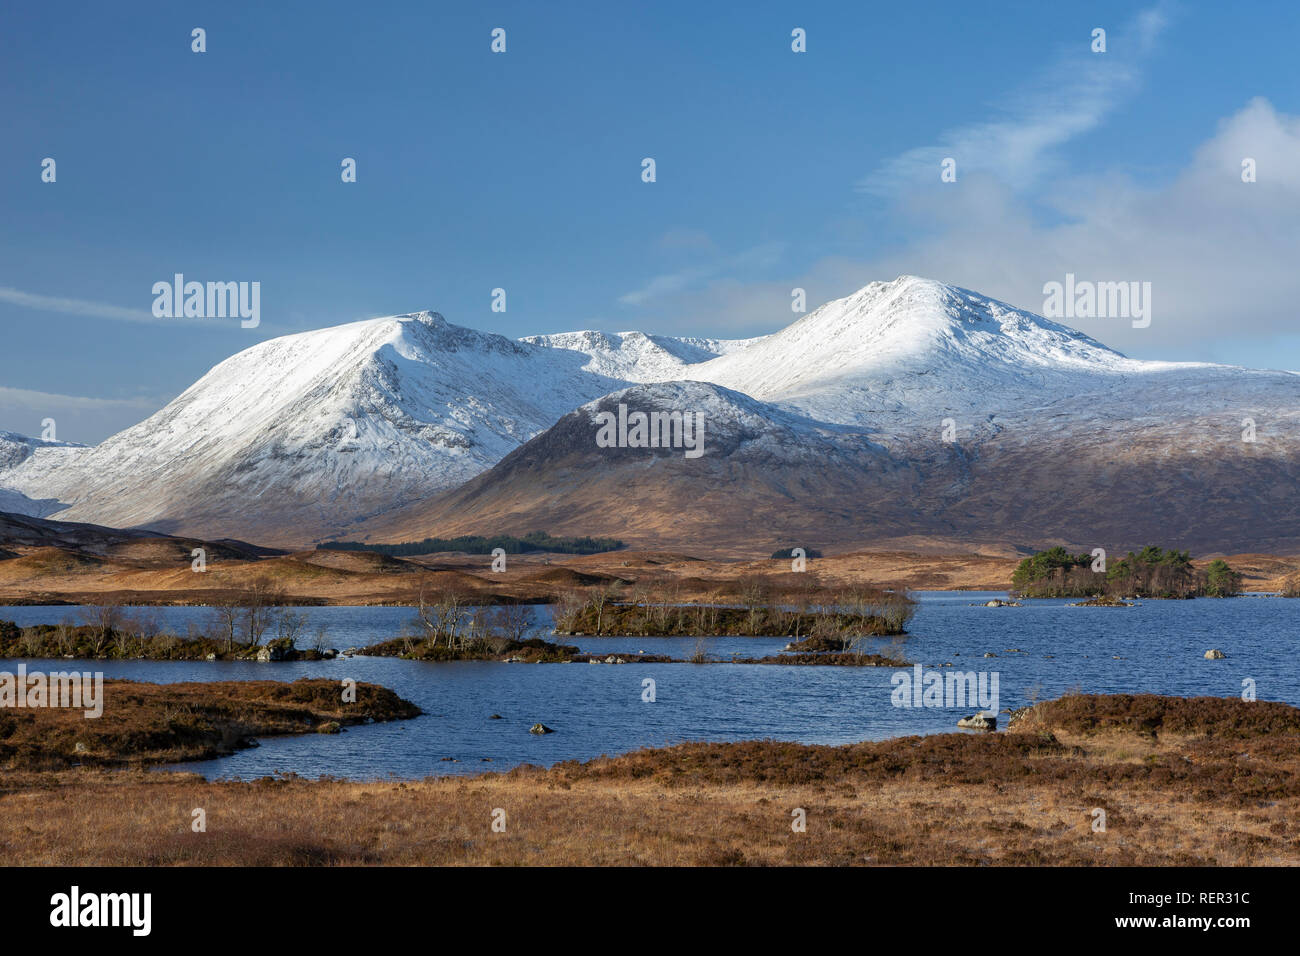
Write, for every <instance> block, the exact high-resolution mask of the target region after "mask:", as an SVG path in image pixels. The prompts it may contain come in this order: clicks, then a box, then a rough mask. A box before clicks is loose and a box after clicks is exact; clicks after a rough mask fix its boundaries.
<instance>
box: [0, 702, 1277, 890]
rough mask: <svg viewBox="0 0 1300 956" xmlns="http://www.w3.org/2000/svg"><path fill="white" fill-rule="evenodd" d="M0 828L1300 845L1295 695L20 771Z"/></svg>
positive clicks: (74, 847) (713, 845)
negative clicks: (392, 759)
mask: <svg viewBox="0 0 1300 956" xmlns="http://www.w3.org/2000/svg"><path fill="white" fill-rule="evenodd" d="M198 807H202V808H204V809H205V811H206V815H207V830H206V832H202V833H196V832H193V831H192V829H191V815H192V811H193V809H194V808H198ZM796 808H802V809H803V810H804V811H805V813H806V819H807V829H806V832H802V833H798V832H794V831H793V830H792V827H791V823H792V820H793V819H794V818H793V817H792V811H794V810H795V809H796ZM1095 808H1101V809H1103V810H1105V813H1106V830H1105V832H1095V831H1094V829H1093V821H1094V819H1095V818H1096V817H1095V815H1094V809H1095ZM497 809H500V810H503V811H504V812H505V830H504V832H494V831H493V829H492V822H493V813H494V810H497ZM498 817H499V815H498ZM0 850H2V851H3V853H4V854H5V857H6V859H7V860H8V861H10V862H11V863H16V864H65V865H95V864H110V865H111V864H117V865H171V864H197V865H214V864H235V863H239V864H255V865H321V864H397V865H413V864H548V865H550V864H583V865H592V864H599V865H610V864H643V865H644V864H649V865H670V864H679V865H680V864H686V865H701V864H702V865H724V864H778V865H780V864H795V865H805V864H937V865H980V864H992V865H1042V864H1049V865H1056V864H1084V865H1110V866H1114V865H1130V864H1132V865H1136V864H1141V865H1152V864H1156V865H1158V864H1170V863H1176V864H1187V865H1228V866H1233V865H1242V864H1263V865H1281V864H1287V865H1296V864H1297V863H1300V710H1297V709H1296V708H1293V707H1289V706H1286V705H1283V704H1275V703H1264V702H1256V703H1245V702H1242V701H1238V700H1231V699H1219V698H1196V699H1190V700H1187V699H1180V698H1162V697H1154V696H1105V697H1098V696H1071V697H1066V698H1062V699H1061V700H1059V701H1053V702H1049V703H1045V704H1040V705H1038V706H1037V707H1035V708H1032V709H1030V710H1029V711H1027V712H1022V713H1021V714H1020V715H1018V716H1017V718H1016V719H1015V720H1014V721H1013V722H1012V723H1011V725H1010V729H1009V731H1008V732H1006V733H996V734H984V735H968V734H943V735H938V736H931V737H908V738H902V739H897V740H891V741H884V742H881V743H864V744H854V745H849V746H841V747H817V746H803V745H799V744H789V743H777V742H748V743H737V744H687V745H682V746H678V747H673V748H668V749H664V750H648V751H642V752H638V753H634V754H630V755H627V756H624V757H617V758H612V759H599V760H595V761H591V762H588V763H584V764H577V763H569V764H562V765H559V766H557V767H554V768H551V769H549V770H542V769H537V768H520V769H517V770H514V771H511V772H509V773H505V774H485V775H482V776H479V777H473V778H459V779H445V778H444V779H434V778H431V779H428V780H423V781H417V782H393V781H387V782H372V783H350V782H343V781H320V782H310V781H306V780H300V779H274V780H272V779H266V780H261V781H257V782H249V783H238V782H220V783H209V782H207V781H204V780H202V779H200V778H198V777H195V776H190V775H181V774H145V773H142V772H139V771H121V772H109V771H104V770H80V771H61V772H57V773H45V774H34V773H12V772H11V773H5V774H0Z"/></svg>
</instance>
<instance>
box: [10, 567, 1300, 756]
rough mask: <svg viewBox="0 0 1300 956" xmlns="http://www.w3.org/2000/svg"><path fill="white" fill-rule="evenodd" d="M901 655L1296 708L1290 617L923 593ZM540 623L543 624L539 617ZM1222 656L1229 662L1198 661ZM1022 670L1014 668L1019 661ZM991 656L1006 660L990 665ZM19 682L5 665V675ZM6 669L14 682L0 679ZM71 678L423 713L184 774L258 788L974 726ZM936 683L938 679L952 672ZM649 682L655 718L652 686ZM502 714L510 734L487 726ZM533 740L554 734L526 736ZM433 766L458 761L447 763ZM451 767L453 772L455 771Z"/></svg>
mask: <svg viewBox="0 0 1300 956" xmlns="http://www.w3.org/2000/svg"><path fill="white" fill-rule="evenodd" d="M913 596H914V597H916V598H917V599H918V600H919V602H920V605H919V607H918V609H917V613H916V616H915V617H914V618H913V619H912V622H911V624H910V625H909V627H908V630H909V631H910V636H909V637H907V638H905V639H903V640H902V641H901V643H897V644H894V643H892V641H893V639H880V640H879V641H878V642H872V644H873V645H874V646H869V647H868V648H867V649H868V650H876V651H879V652H882V653H889V654H891V655H897V654H898V653H901V654H902V655H903V656H904V657H906V658H907V659H908V660H911V661H913V662H914V663H918V664H922V665H924V666H925V667H927V668H928V667H936V666H938V665H942V664H944V663H945V662H951V663H952V664H953V665H954V669H961V670H966V671H969V670H974V671H977V672H980V671H983V672H989V673H992V672H997V674H998V685H999V700H998V706H999V708H1008V707H1018V706H1021V705H1023V704H1025V703H1028V702H1029V701H1030V700H1031V699H1035V698H1036V699H1046V698H1051V697H1056V696H1059V695H1061V694H1062V693H1065V692H1066V691H1069V690H1080V691H1085V692H1092V693H1118V692H1133V693H1137V692H1150V693H1161V694H1178V695H1188V696H1198V695H1209V696H1220V697H1230V696H1239V695H1240V694H1241V691H1242V681H1243V679H1245V678H1250V679H1253V680H1254V682H1255V686H1256V693H1257V695H1258V697H1259V699H1261V700H1279V701H1285V702H1286V703H1290V704H1293V705H1297V706H1300V657H1298V656H1297V653H1296V652H1297V650H1298V649H1300V600H1288V599H1285V598H1276V597H1247V598H1237V599H1232V600H1217V601H1216V600H1209V599H1201V600H1195V601H1147V602H1142V603H1141V604H1140V605H1139V606H1137V607H1132V608H1077V607H1068V606H1067V602H1066V601H1050V600H1045V601H1028V602H1026V604H1025V606H1024V607H1020V608H985V607H975V606H971V605H972V604H974V603H976V602H981V601H984V600H987V599H988V598H990V597H998V596H1004V595H1000V594H998V593H984V592H978V593H977V592H919V593H915V594H913ZM156 610H157V611H158V613H159V614H160V616H161V617H162V619H163V620H164V621H165V622H166V623H167V624H168V625H169V626H170V627H173V628H175V629H176V630H178V631H179V632H181V633H184V630H185V625H186V623H187V622H188V621H196V622H198V623H202V622H203V621H204V620H205V618H206V616H207V615H208V613H209V612H208V610H207V609H206V608H193V607H177V608H158V609H156ZM302 610H303V612H304V613H306V614H308V615H309V616H310V618H311V621H312V626H311V629H310V630H311V632H312V633H314V632H315V628H316V626H318V625H320V624H324V625H325V626H326V627H327V643H328V644H329V645H331V646H333V647H336V648H339V649H344V648H347V647H352V646H362V645H364V644H369V643H373V642H375V641H378V640H383V639H385V638H388V637H393V636H396V635H397V634H399V633H400V632H401V630H402V627H403V625H404V624H406V623H408V622H409V621H410V620H411V619H412V617H413V616H414V615H413V611H412V609H410V608H393V607H373V608H371V607H314V608H304V609H302ZM77 613H78V609H76V608H68V607H44V608H42V607H8V608H0V619H9V620H14V621H15V622H17V623H18V624H20V625H22V624H34V623H55V622H57V621H58V620H60V619H61V618H63V617H65V616H70V617H72V618H74V619H75V618H76V615H77ZM535 613H536V614H537V615H538V622H539V624H545V623H546V622H547V621H549V611H548V609H547V608H537V609H536V611H535ZM562 641H563V643H568V644H577V645H578V646H580V647H582V648H583V649H584V650H590V651H599V652H601V653H613V654H619V653H635V652H637V651H642V650H643V651H645V652H647V653H652V654H668V655H671V656H674V657H689V656H690V655H692V654H693V653H694V651H695V648H696V641H695V639H693V638H683V639H678V638H641V637H637V638H591V637H588V638H564V639H562ZM785 644H786V640H785V639H783V638H781V639H777V638H714V639H710V640H709V641H708V646H707V651H708V653H709V655H710V656H711V657H713V658H728V657H731V656H732V655H733V654H739V655H741V656H745V657H761V656H764V655H766V654H776V653H779V652H780V650H781V648H782V647H784V645H785ZM1211 647H1217V648H1219V649H1221V650H1223V651H1224V652H1225V653H1226V654H1227V655H1228V658H1227V660H1221V661H1207V660H1205V659H1204V654H1205V651H1206V650H1208V649H1209V648H1211ZM1013 648H1015V649H1019V650H1020V651H1021V652H1022V653H1008V651H1009V650H1010V649H1013ZM985 652H992V653H994V654H996V655H997V656H996V657H994V658H985V657H984V656H983V655H984V654H985ZM14 663H16V662H14ZM69 663H70V662H68V661H66V660H58V661H29V662H28V667H29V669H41V670H46V669H56V670H65V669H67V668H68V666H69ZM0 667H2V668H3V669H6V670H12V668H13V663H9V662H6V663H4V664H3V665H0ZM77 667H78V668H79V669H93V670H102V671H103V672H104V675H105V676H106V677H126V678H131V679H134V680H144V681H155V682H172V681H186V680H261V679H268V678H274V679H279V680H293V679H295V678H298V677H331V678H335V679H338V680H342V679H343V678H345V677H350V678H353V679H355V680H358V681H370V682H373V683H377V684H382V685H384V686H385V687H390V688H392V689H393V690H394V691H396V692H397V693H398V694H400V695H401V696H402V697H405V698H407V699H408V700H411V701H414V702H415V703H416V704H418V705H419V706H420V707H421V708H422V709H423V710H424V711H425V714H424V715H423V716H421V717H418V718H416V719H414V720H409V721H399V722H395V723H390V724H373V725H367V726H359V727H351V728H349V729H348V730H347V732H345V733H343V734H340V735H337V736H325V735H314V734H313V735H308V736H304V737H286V738H264V739H263V740H262V741H261V744H262V745H261V746H260V747H257V748H254V749H250V750H244V751H240V752H239V753H237V754H234V755H233V756H230V757H224V758H221V759H219V760H211V761H203V762H201V763H195V764H187V765H176V766H178V768H180V769H187V770H193V771H196V772H198V773H202V774H204V775H205V776H208V777H223V778H225V777H232V778H252V777H259V776H264V775H267V774H272V773H276V772H294V773H298V774H301V775H302V776H306V777H318V776H323V775H332V776H337V777H348V778H363V779H365V778H377V777H387V776H397V777H403V778H411V777H422V776H426V775H429V774H469V773H477V772H480V771H482V770H505V769H509V768H510V767H513V766H517V765H519V764H521V763H532V764H540V765H548V764H552V763H555V762H558V761H561V760H569V759H584V760H585V759H589V758H592V757H596V756H599V755H601V754H610V755H613V754H619V753H626V752H628V751H631V750H635V749H637V748H640V747H653V746H662V745H664V744H670V743H675V742H679V741H683V740H746V739H763V738H767V739H774V740H798V741H804V742H807V743H845V742H849V741H856V740H877V739H882V738H885V737H893V736H900V735H905V734H921V733H937V732H948V731H952V730H954V729H955V724H956V721H957V719H958V718H959V717H962V716H965V715H966V714H968V713H973V712H974V711H975V709H976V708H975V707H973V706H964V707H956V708H903V707H895V706H893V704H892V703H891V692H892V690H893V684H892V683H891V677H892V675H893V674H894V673H895V672H894V670H893V669H891V668H849V667H807V666H774V665H745V664H703V665H696V664H624V665H606V664H601V665H591V664H497V663H479V662H465V663H450V664H432V663H421V662H414V661H402V660H395V659H391V658H366V657H353V658H348V659H344V660H334V661H318V662H310V663H308V662H303V663H278V664H257V663H240V662H221V661H211V662H209V661H177V662H171V661H94V662H78V664H77ZM945 670H946V669H945ZM645 678H652V679H653V680H654V682H655V696H656V699H655V701H654V702H653V703H646V702H643V700H642V693H643V683H642V682H643V680H644V679H645ZM493 713H497V714H501V715H502V717H503V718H504V719H503V720H491V719H489V718H490V715H492V714H493ZM538 721H541V722H543V723H545V724H546V725H547V726H549V727H552V728H554V729H555V731H556V733H554V734H549V735H546V736H537V735H533V734H529V733H528V728H529V727H530V726H531V725H532V724H533V723H536V722H538ZM443 758H451V760H445V759H443ZM453 761H454V762H453Z"/></svg>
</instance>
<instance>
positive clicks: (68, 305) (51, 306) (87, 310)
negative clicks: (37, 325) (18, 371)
mask: <svg viewBox="0 0 1300 956" xmlns="http://www.w3.org/2000/svg"><path fill="white" fill-rule="evenodd" d="M0 302H8V303H10V304H12V305H20V306H23V307H24V308H27V309H39V310H40V311H42V312H62V313H64V314H66V315H83V316H87V317H89V318H95V319H117V320H119V321H124V322H158V321H160V320H159V319H156V318H154V315H153V312H151V311H150V310H149V309H127V308H123V307H122V306H120V305H106V304H105V303H103V302H90V301H88V300H86V299H65V298H60V297H58V296H52V295H40V294H38V293H35V292H23V291H22V290H21V289H11V288H9V287H8V286H0Z"/></svg>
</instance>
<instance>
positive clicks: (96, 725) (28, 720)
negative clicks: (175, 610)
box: [0, 678, 420, 770]
mask: <svg viewBox="0 0 1300 956" xmlns="http://www.w3.org/2000/svg"><path fill="white" fill-rule="evenodd" d="M103 692H104V701H103V714H102V716H100V717H97V718H89V719H88V718H86V717H85V716H84V713H85V711H84V709H74V708H65V707H42V708H39V709H10V708H5V709H4V710H0V767H3V768H6V769H9V770H53V769H61V768H65V767H71V766H74V765H77V764H81V765H87V766H93V765H100V766H116V765H123V764H147V763H171V762H176V761H183V760H204V759H208V758H211V757H215V756H218V755H221V754H227V753H231V752H232V751H234V750H236V749H237V748H239V747H241V746H247V745H248V741H249V739H250V738H253V737H259V736H271V735H275V734H302V733H312V732H314V731H316V730H317V728H319V727H320V725H321V724H324V723H327V722H329V721H337V722H338V723H339V724H356V723H361V722H362V721H366V720H376V721H380V720H399V719H403V718H407V717H414V716H416V715H417V714H419V713H420V710H419V708H418V707H416V706H415V705H414V704H411V703H409V702H408V701H405V700H402V699H401V698H400V697H398V696H397V695H396V694H394V693H393V692H392V691H390V690H388V689H387V688H385V687H379V686H377V685H375V684H360V683H359V684H357V685H356V702H355V703H344V701H343V699H342V698H343V692H342V686H341V684H340V682H338V681H333V680H325V679H321V678H315V679H308V678H303V679H302V680H297V681H293V682H292V683H289V682H283V681H225V682H210V683H180V684H145V683H138V682H136V681H126V680H113V681H104V685H103Z"/></svg>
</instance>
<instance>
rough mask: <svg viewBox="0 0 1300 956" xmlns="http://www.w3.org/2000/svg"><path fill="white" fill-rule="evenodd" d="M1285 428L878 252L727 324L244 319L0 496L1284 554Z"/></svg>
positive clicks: (1206, 389)
mask: <svg viewBox="0 0 1300 956" xmlns="http://www.w3.org/2000/svg"><path fill="white" fill-rule="evenodd" d="M620 396H621V398H620ZM597 400H599V402H600V403H603V404H597V405H592V404H591V403H593V402H597ZM620 401H622V402H623V404H628V403H641V404H643V405H644V406H645V408H646V409H648V410H657V411H659V412H662V413H672V412H679V413H680V412H684V411H691V410H693V409H694V410H699V411H702V412H703V413H705V421H706V431H707V434H708V436H709V438H708V441H707V448H706V453H705V454H704V455H702V456H701V457H699V458H687V457H685V456H683V455H681V454H670V453H667V452H665V453H662V454H660V453H658V452H660V451H663V450H657V449H633V448H602V447H600V446H599V445H598V444H597V443H596V441H595V434H594V432H593V431H592V425H593V422H594V418H593V416H594V415H596V414H598V413H599V411H601V410H605V409H608V408H609V407H617V405H618V404H619V402H620ZM611 402H612V403H613V405H612V406H611V405H610V403H611ZM579 406H582V407H581V408H579ZM575 408H576V409H577V411H574V409H575ZM1247 420H1249V421H1250V422H1252V423H1253V425H1252V426H1251V427H1253V428H1254V430H1255V432H1256V433H1257V434H1256V436H1255V437H1256V440H1255V441H1253V442H1252V441H1244V440H1243V430H1245V429H1246V426H1247ZM1298 426H1300V375H1296V374H1294V373H1289V372H1265V371H1253V370H1248V369H1240V368H1233V367H1229V366H1219V365H1209V364H1203V363H1170V362H1146V361H1138V360H1134V359H1129V358H1127V357H1125V356H1123V355H1121V354H1120V353H1118V352H1115V351H1113V350H1111V349H1108V348H1106V347H1105V346H1104V345H1101V344H1100V343H1098V342H1096V341H1095V340H1093V339H1091V338H1089V337H1087V336H1085V335H1082V334H1080V333H1078V332H1075V331H1074V330H1072V329H1069V328H1067V327H1065V326H1062V325H1059V324H1057V323H1054V322H1050V321H1047V320H1045V319H1042V318H1039V317H1037V316H1034V315H1032V314H1031V313H1028V312H1025V311H1023V310H1019V309H1014V308H1012V307H1010V306H1008V305H1005V304H1004V303H1000V302H996V301H994V300H991V299H988V298H987V297H984V296H981V295H979V294H977V293H974V292H970V291H968V290H964V289H958V288H955V287H952V286H947V285H944V284H942V283H938V282H934V281H931V280H925V279H919V278H916V277H911V276H903V277H900V278H898V279H896V280H894V281H893V282H888V283H881V282H877V283H872V284H870V285H868V286H866V287H864V288H863V289H862V290H860V291H859V292H857V293H855V294H854V295H852V296H848V297H846V298H844V299H840V300H837V301H835V302H830V303H827V304H826V305H824V306H822V307H821V308H819V309H817V310H815V311H814V312H812V313H809V314H808V315H806V316H804V317H802V318H800V319H799V320H798V321H796V322H794V323H793V324H791V325H790V326H788V327H787V328H785V329H782V330H781V331H779V332H776V333H774V334H772V335H768V336H763V337H760V338H756V339H747V340H737V341H727V340H717V339H703V338H671V337H667V336H657V335H645V334H643V333H639V332H624V333H618V334H613V333H603V332H594V331H585V332H573V333H559V334H554V335H539V336H530V337H528V338H526V339H523V340H520V341H512V340H509V339H506V338H503V337H501V336H498V335H491V334H487V333H481V332H476V331H473V330H470V329H465V328H460V327H458V326H454V325H451V324H449V323H447V322H446V321H445V320H444V319H443V318H442V317H441V316H439V315H437V314H436V313H430V312H422V313H412V314H409V315H404V316H395V317H392V318H386V319H375V320H370V321H367V322H357V323H352V324H349V325H345V326H340V327H337V328H332V329H324V330H320V331H316V332H308V333H303V334H301V335H294V336H286V337H284V338H280V339H274V340H271V341H268V342H265V343H262V344H260V345H257V346H254V347H253V348H250V349H248V350H246V351H244V352H241V353H239V354H238V355H235V356H233V357H232V358H230V359H228V360H226V361H225V362H222V363H221V364H220V365H218V366H216V367H215V368H214V369H212V371H210V372H209V373H208V374H207V375H205V376H204V377H203V378H202V379H200V380H199V381H198V382H196V383H195V384H194V385H193V386H191V387H190V388H189V389H187V390H186V391H185V392H184V393H183V394H182V395H180V396H179V397H178V398H177V399H176V400H175V401H173V402H172V403H170V404H169V405H168V406H167V407H165V408H164V409H162V410H161V411H160V412H158V413H157V414H156V415H154V416H152V417H151V418H150V419H148V420H146V421H145V422H142V423H141V424H139V425H137V426H134V427H133V428H130V429H127V430H126V431H124V432H122V433H120V434H118V435H115V436H113V437H112V438H110V439H108V440H107V441H105V442H104V443H103V444H101V445H99V446H97V447H95V448H79V447H69V446H57V447H53V446H46V445H43V444H40V443H33V442H32V441H31V440H26V439H18V438H15V437H13V436H10V438H9V439H8V440H9V444H8V445H6V444H5V443H4V441H3V440H0V503H13V504H14V505H15V507H14V508H13V510H20V511H25V512H26V513H32V514H47V515H48V514H54V515H56V516H57V517H58V518H59V519H67V520H78V521H91V522H95V523H99V524H111V525H118V526H146V527H151V528H154V529H157V530H161V531H167V532H171V533H185V534H191V535H202V536H206V537H218V536H220V537H227V536H237V537H242V538H249V539H254V540H259V541H265V542H267V543H273V544H306V543H309V542H312V541H316V540H320V539H322V538H328V537H350V538H361V539H369V540H411V539H416V538H421V537H424V536H426V535H446V534H456V533H464V532H469V531H474V532H515V533H525V532H527V531H531V530H537V529H544V530H547V531H550V532H552V533H578V534H611V535H616V536H618V537H622V538H624V539H625V540H629V541H634V542H636V543H639V544H646V545H654V546H673V545H676V544H691V543H693V542H699V541H702V540H705V539H708V540H710V541H714V542H717V543H718V544H719V546H734V545H737V544H738V543H740V542H745V541H751V540H752V539H753V537H754V534H755V533H756V532H757V531H761V532H762V533H763V534H765V535H768V536H769V537H771V536H773V535H776V536H777V537H778V538H781V539H782V540H784V539H785V538H790V539H799V540H808V539H809V538H810V537H816V539H817V541H819V542H823V543H826V544H830V543H832V542H842V543H844V544H846V545H848V544H854V543H863V542H865V541H868V540H870V539H871V538H872V537H873V536H884V537H888V538H891V539H894V538H905V537H908V536H912V535H922V536H948V537H954V536H964V537H966V538H980V539H982V540H989V541H993V540H1002V541H1006V540H1009V539H1010V537H1014V538H1015V539H1016V541H1017V543H1024V544H1027V545H1034V544H1038V543H1040V542H1043V541H1055V540H1059V541H1061V542H1063V543H1065V542H1069V543H1072V544H1076V545H1084V544H1088V545H1089V547H1091V546H1094V545H1095V546H1111V545H1113V544H1114V543H1115V542H1131V543H1134V544H1141V543H1145V541H1144V539H1150V540H1157V539H1158V540H1160V541H1161V542H1162V543H1164V544H1168V545H1179V546H1184V547H1195V548H1197V549H1199V550H1205V549H1207V548H1209V549H1214V550H1219V549H1228V548H1231V549H1234V550H1259V549H1260V548H1264V547H1268V548H1271V549H1273V550H1285V549H1288V548H1290V549H1293V550H1300V518H1297V509H1296V508H1295V506H1294V505H1293V504H1292V503H1291V501H1290V497H1291V496H1290V488H1291V487H1293V486H1294V483H1295V480H1296V477H1297V469H1296V462H1297V452H1296V450H1295V443H1294V442H1293V441H1291V439H1290V436H1291V435H1294V434H1295V433H1296V431H1297V427H1298ZM525 443H527V444H525ZM521 446H522V447H521ZM6 449H8V451H6ZM648 451H649V452H655V453H652V454H647V452H648ZM1162 531H1163V532H1166V533H1162ZM1097 541H1101V542H1102V543H1100V544H1098V543H1096V542H1097ZM1089 542H1094V544H1089ZM777 543H778V544H779V543H780V542H779V541H778V542H777ZM787 543H788V542H787ZM1108 543H1109V544H1108ZM767 545H768V542H766V541H765V542H764V544H763V545H762V547H763V548H767ZM774 546H775V545H774ZM768 550H769V551H770V550H771V548H768Z"/></svg>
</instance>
